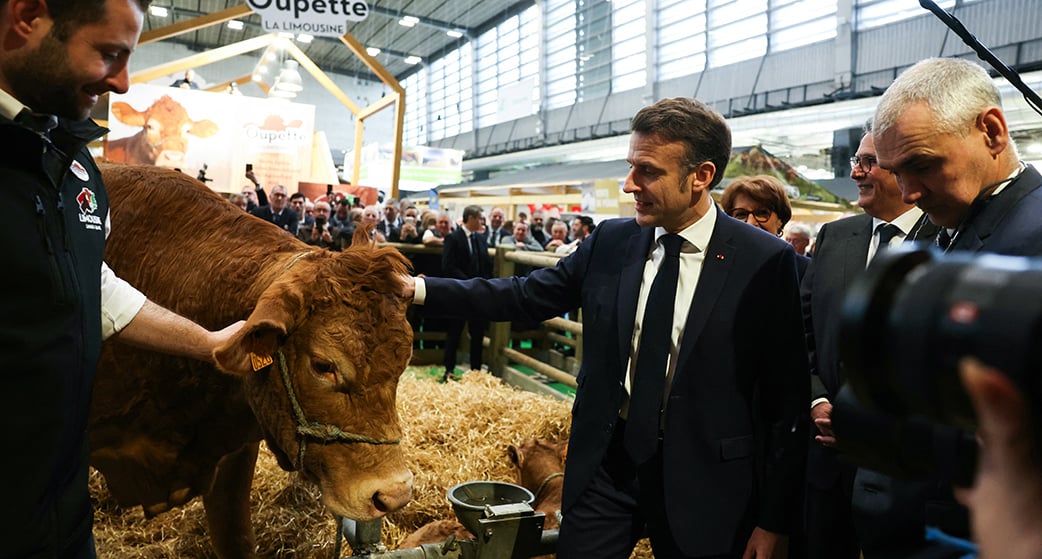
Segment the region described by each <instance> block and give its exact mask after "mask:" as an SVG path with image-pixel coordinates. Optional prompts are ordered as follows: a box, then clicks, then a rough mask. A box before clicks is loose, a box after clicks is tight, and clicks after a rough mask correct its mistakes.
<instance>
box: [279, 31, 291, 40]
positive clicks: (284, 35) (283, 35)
mask: <svg viewBox="0 0 1042 559" xmlns="http://www.w3.org/2000/svg"><path fill="white" fill-rule="evenodd" d="M279 38H280V39H292V38H293V34H292V33H288V32H286V31H283V32H281V33H279Z"/></svg>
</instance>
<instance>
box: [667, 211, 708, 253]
mask: <svg viewBox="0 0 1042 559" xmlns="http://www.w3.org/2000/svg"><path fill="white" fill-rule="evenodd" d="M716 212H717V210H716V203H715V202H714V203H712V204H710V205H709V211H707V212H706V214H705V215H703V216H702V217H700V218H698V220H697V221H695V222H694V223H692V224H691V225H688V226H687V227H686V228H685V229H684V230H682V231H680V232H679V233H677V234H678V235H680V236H681V237H683V238H684V240H685V241H687V243H685V244H684V246H683V247H681V249H680V252H689V251H691V252H705V250H706V247H708V246H709V239H710V238H711V237H712V236H713V228H714V227H716ZM665 234H666V230H665V228H663V227H656V228H655V245H653V246H652V247H651V250H655V248H656V247H657V246H658V240H659V237H661V236H662V235H665ZM692 247H693V248H692Z"/></svg>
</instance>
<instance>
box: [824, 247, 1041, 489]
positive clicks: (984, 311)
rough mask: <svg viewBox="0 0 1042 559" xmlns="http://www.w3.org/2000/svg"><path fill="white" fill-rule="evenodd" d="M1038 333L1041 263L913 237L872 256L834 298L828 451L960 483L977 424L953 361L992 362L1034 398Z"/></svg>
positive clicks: (885, 469) (876, 466)
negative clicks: (839, 305) (831, 443)
mask: <svg viewBox="0 0 1042 559" xmlns="http://www.w3.org/2000/svg"><path fill="white" fill-rule="evenodd" d="M1040 341H1042V261H1038V260H1030V259H1027V258H1020V257H1011V256H996V255H984V254H973V253H963V254H958V253H957V254H949V255H942V254H941V253H940V251H938V250H936V249H932V248H923V247H914V245H913V246H910V247H900V248H895V249H892V250H889V251H887V252H886V253H883V254H880V255H879V256H877V257H876V258H875V259H874V260H873V261H872V263H871V265H870V266H869V267H868V269H867V270H866V272H865V274H864V275H863V276H861V277H860V278H859V279H858V280H857V281H855V282H854V283H853V284H852V285H851V287H850V290H849V291H848V292H847V295H846V298H845V300H844V306H843V320H842V325H841V331H840V358H841V362H842V365H841V366H842V368H843V375H844V377H845V378H846V384H845V385H844V387H843V388H842V389H841V391H840V394H839V396H838V397H837V398H836V402H833V411H832V423H833V429H834V431H835V432H836V438H837V446H838V448H839V450H840V451H841V452H842V453H843V454H845V455H846V456H847V457H848V458H850V459H851V460H852V461H854V462H856V463H858V464H859V465H862V466H865V467H868V468H870V469H873V470H876V471H880V472H882V473H886V474H890V475H893V476H897V477H906V478H922V477H942V478H945V479H950V480H951V481H953V482H955V483H958V484H961V485H969V484H970V483H972V481H973V476H974V473H975V468H976V462H977V442H976V438H975V436H974V431H975V430H976V427H977V421H976V417H975V415H974V412H973V407H972V405H971V403H970V401H969V398H968V397H967V396H966V393H965V391H964V390H963V387H962V384H961V381H960V378H959V372H958V366H959V361H960V360H961V359H962V358H963V357H967V356H973V357H976V358H977V359H979V360H980V361H982V362H983V363H986V364H988V365H990V366H993V367H997V368H998V369H1000V370H1002V371H1003V372H1004V373H1005V374H1007V375H1008V376H1009V377H1010V378H1011V379H1012V380H1013V381H1014V382H1015V383H1016V384H1017V386H1018V387H1019V388H1020V389H1021V390H1022V391H1023V392H1024V394H1026V395H1027V399H1028V400H1029V402H1032V403H1034V402H1035V401H1036V398H1035V397H1036V396H1038V395H1040V391H1039V384H1038V379H1039V376H1040V372H1042V351H1040V350H1042V347H1040V343H1039V342H1040ZM1038 408H1039V406H1037V405H1033V406H1032V413H1033V419H1034V424H1035V425H1036V426H1038V425H1042V423H1040V422H1039V415H1038Z"/></svg>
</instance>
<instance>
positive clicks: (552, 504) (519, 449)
mask: <svg viewBox="0 0 1042 559" xmlns="http://www.w3.org/2000/svg"><path fill="white" fill-rule="evenodd" d="M507 455H508V456H510V461H511V462H512V463H513V464H514V466H515V467H517V470H518V480H517V481H518V483H519V484H521V486H522V487H524V488H525V489H527V490H529V491H531V492H532V495H533V496H534V497H535V498H534V499H533V500H532V508H533V509H535V510H536V512H541V513H544V514H545V515H546V519H545V520H544V521H543V529H544V530H551V529H554V528H558V527H560V523H559V522H558V521H557V513H558V511H560V510H561V489H562V488H563V487H564V462H565V459H567V456H568V441H562V442H551V441H547V440H543V439H529V440H527V441H525V442H523V443H521V445H520V446H514V445H510V446H509V447H507ZM450 535H451V536H454V537H455V538H456V539H461V540H462V539H473V538H474V536H473V535H471V533H470V532H468V531H467V529H466V528H464V527H463V525H462V524H460V522H459V521H458V520H435V521H433V522H428V523H427V524H424V525H423V526H421V527H420V528H419V529H418V530H416V531H415V532H413V533H411V534H409V535H408V536H407V537H406V538H405V539H404V540H402V542H401V543H400V544H398V549H408V548H410V547H420V546H421V545H423V544H427V543H437V542H443V541H445V540H446V539H448V537H449V536H450ZM544 557H552V556H544Z"/></svg>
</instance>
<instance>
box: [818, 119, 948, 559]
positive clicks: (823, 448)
mask: <svg viewBox="0 0 1042 559" xmlns="http://www.w3.org/2000/svg"><path fill="white" fill-rule="evenodd" d="M850 178H851V179H853V180H854V182H855V183H857V187H858V200H857V203H858V206H860V207H861V209H863V210H864V211H865V213H864V214H861V215H856V216H853V217H848V218H845V219H840V220H839V221H835V222H832V223H828V224H825V225H823V226H822V227H821V230H820V231H819V232H818V237H817V241H816V244H815V250H814V258H812V259H811V261H810V262H811V263H810V266H809V268H808V269H807V273H806V275H805V276H804V278H803V284H802V286H801V296H802V299H803V312H804V319H805V323H806V325H807V343H808V346H809V348H810V350H811V375H812V376H811V410H810V417H811V420H812V421H813V422H814V425H813V426H812V427H811V433H812V434H813V435H814V439H815V440H814V441H812V442H811V443H810V447H809V449H808V459H807V488H806V497H805V498H806V503H805V511H806V519H805V521H806V545H807V557H808V559H846V558H849V559H856V558H857V557H858V550H859V545H858V541H857V537H856V536H855V530H854V523H853V522H852V517H851V495H852V489H853V483H854V477H855V467H854V466H853V465H850V464H848V463H842V462H840V461H839V460H838V459H837V456H836V453H835V451H834V449H833V445H834V443H835V438H834V436H833V433H832V429H831V420H830V417H831V414H832V403H831V402H832V401H834V400H835V397H836V393H837V392H839V388H840V385H841V384H842V383H843V381H844V379H843V377H842V374H841V370H840V369H841V364H840V360H839V340H838V336H839V330H840V321H841V318H842V307H843V296H844V294H845V292H846V288H847V287H848V286H849V285H850V284H851V282H852V281H853V280H854V279H855V278H856V277H858V276H859V275H861V274H862V273H863V272H864V271H865V267H866V266H867V265H868V262H869V261H870V260H871V259H872V257H873V256H874V255H875V254H876V252H877V251H879V250H880V249H881V248H883V247H884V245H892V244H897V243H900V242H902V241H905V240H908V241H917V240H918V241H922V240H926V241H929V242H932V241H933V239H934V237H935V236H936V235H937V226H935V225H932V224H931V223H930V222H929V220H928V219H927V218H926V215H925V214H924V213H923V211H922V210H920V209H919V208H916V207H915V206H914V205H913V204H908V203H905V202H904V201H903V200H902V199H901V188H900V187H899V186H898V185H897V179H896V178H895V177H894V175H893V174H892V173H890V172H889V171H887V170H885V169H883V168H881V167H880V166H879V164H878V162H877V158H876V150H875V144H874V142H873V136H872V133H871V132H869V133H867V134H865V136H864V137H863V138H862V139H861V144H860V145H859V146H858V149H857V152H856V154H855V155H854V157H853V158H852V159H851V169H850ZM891 227H892V228H896V229H890V228H891ZM888 229H889V231H888ZM862 531H863V530H862ZM921 532H922V526H921V525H920V526H918V533H920V534H921Z"/></svg>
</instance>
